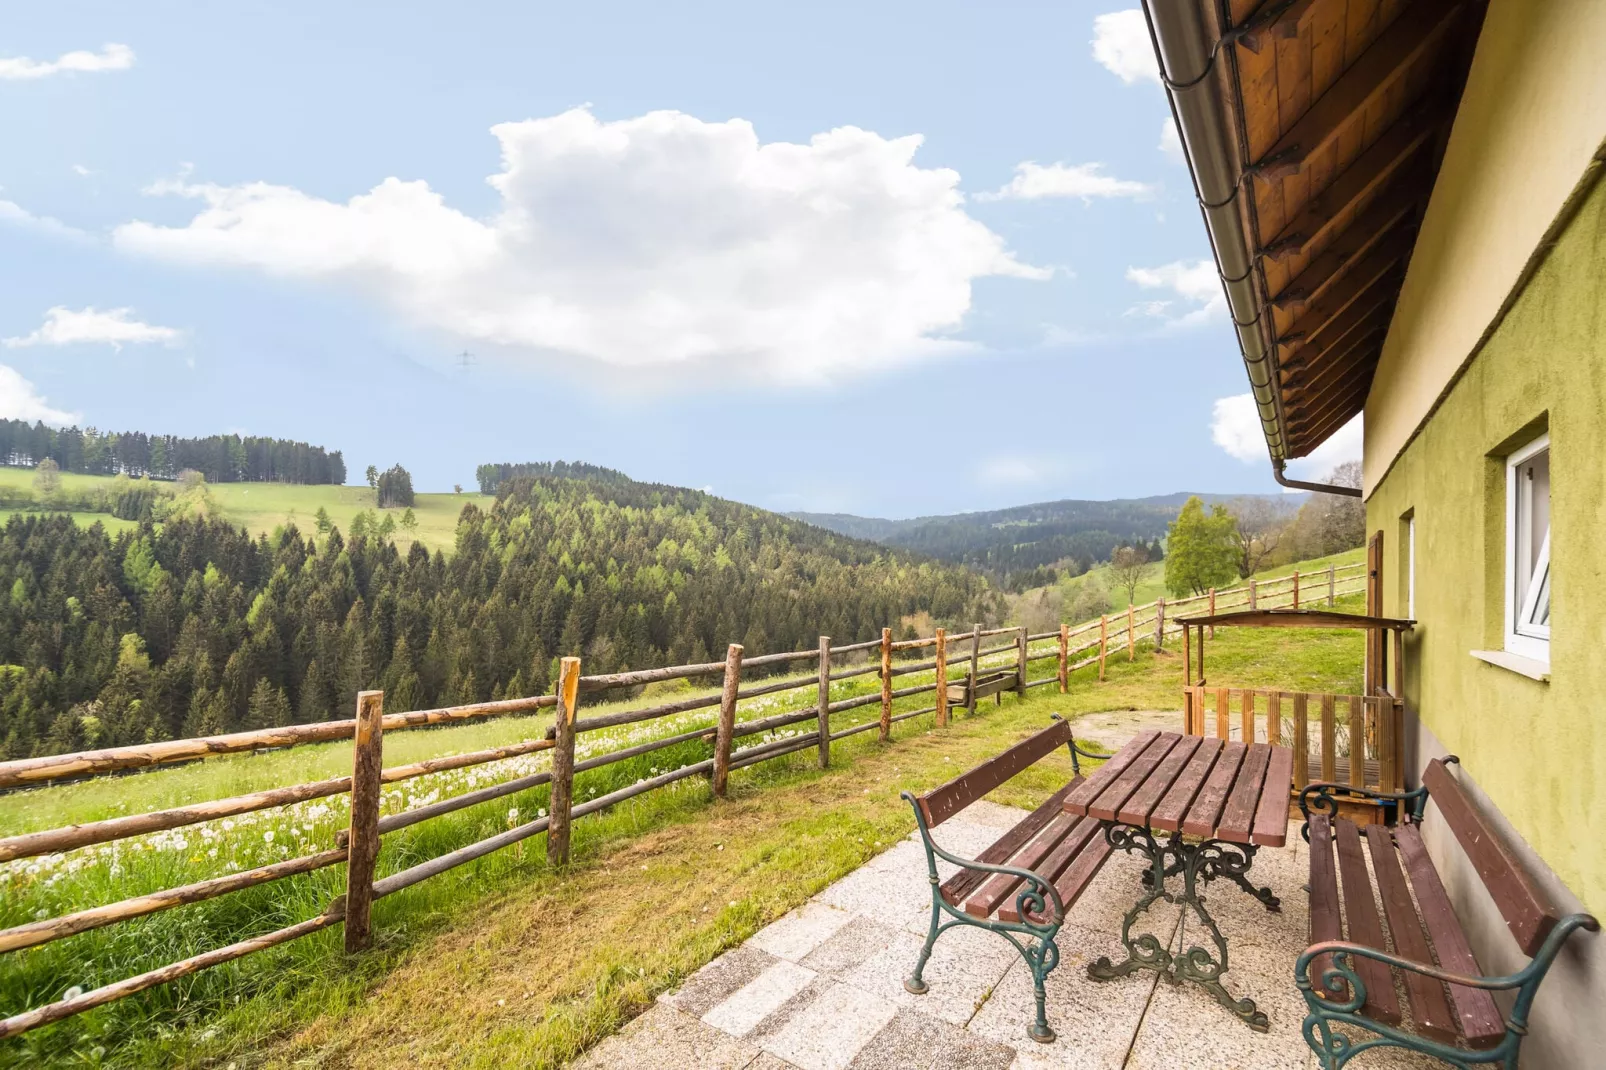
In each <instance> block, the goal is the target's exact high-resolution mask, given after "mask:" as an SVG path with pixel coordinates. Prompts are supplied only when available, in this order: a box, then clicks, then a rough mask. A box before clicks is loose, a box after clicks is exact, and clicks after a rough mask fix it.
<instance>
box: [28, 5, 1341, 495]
mask: <svg viewBox="0 0 1606 1070" xmlns="http://www.w3.org/2000/svg"><path fill="white" fill-rule="evenodd" d="M1117 3H1118V0H1117ZM1100 16H1105V17H1103V18H1100ZM3 33H4V35H3V36H0V144H4V145H5V146H6V147H7V152H6V153H5V154H4V155H3V157H0V339H3V341H0V415H6V416H13V417H15V416H26V417H28V418H36V417H43V418H45V419H47V420H57V421H60V420H64V419H72V420H76V421H77V422H79V423H81V424H93V425H96V426H98V427H100V428H102V429H118V430H120V429H125V428H126V429H135V428H137V429H141V430H148V431H162V432H171V433H180V434H205V433H212V432H217V431H229V430H234V431H242V432H247V433H251V434H264V435H274V436H282V437H291V438H300V439H305V440H307V441H311V442H316V443H320V444H324V445H328V446H330V447H332V448H338V449H341V450H343V451H344V452H345V455H346V458H347V461H348V466H349V468H350V470H351V471H352V472H353V473H360V472H361V471H362V469H363V468H364V467H365V466H366V465H368V464H370V463H372V464H378V465H380V466H381V467H385V466H388V465H389V464H391V463H394V462H397V461H399V462H401V463H403V464H404V465H406V466H407V467H408V468H409V469H410V470H411V471H412V472H413V474H414V480H415V484H416V485H418V486H419V487H420V488H421V489H448V488H449V487H450V486H451V485H452V484H453V483H462V484H465V485H468V484H472V482H473V479H472V476H473V470H474V466H475V465H476V464H478V463H480V462H483V461H491V460H495V461H521V460H544V459H553V458H565V459H584V460H588V461H592V462H595V463H600V464H605V465H609V466H612V467H616V468H620V469H623V470H625V471H627V472H629V473H630V474H631V475H633V476H636V477H637V478H641V479H651V480H659V481H663V482H669V483H677V484H683V485H689V486H697V487H705V486H706V487H711V488H712V489H713V490H714V491H715V492H716V493H718V494H721V495H723V496H726V497H731V498H736V499H739V500H742V501H747V502H751V503H754V504H757V505H760V506H764V507H767V508H775V509H820V510H844V511H852V512H859V513H865V514H875V515H884V516H906V515H914V514H919V513H934V512H951V511H958V510H965V509H984V508H994V507H999V506H1005V505H1011V504H1018V503H1022V502H1028V501H1040V500H1046V499H1053V498H1063V497H1083V498H1104V497H1126V496H1134V495H1142V494H1155V493H1164V492H1168V491H1173V490H1179V489H1200V490H1211V491H1219V492H1228V491H1264V490H1274V489H1275V485H1274V484H1273V483H1272V481H1271V479H1270V474H1269V465H1268V462H1267V461H1266V459H1265V451H1264V446H1263V445H1262V444H1260V443H1259V442H1258V441H1257V439H1256V438H1255V435H1254V431H1253V428H1252V427H1250V426H1248V424H1247V423H1246V420H1245V410H1244V407H1243V404H1242V399H1241V395H1243V393H1244V392H1245V390H1246V387H1247V384H1246V383H1245V382H1244V374H1243V370H1242V365H1241V363H1240V361H1239V359H1238V356H1237V349H1236V345H1235V342H1234V339H1233V336H1232V332H1231V329H1230V325H1229V324H1228V323H1227V320H1226V317H1225V314H1224V311H1223V310H1222V307H1221V304H1222V303H1221V300H1220V297H1219V289H1218V287H1217V286H1216V285H1215V283H1214V278H1213V273H1212V272H1211V271H1210V270H1209V266H1208V264H1207V263H1206V262H1205V261H1206V258H1207V257H1208V255H1209V249H1208V245H1207V243H1206V240H1205V236H1204V230H1203V226H1202V224H1201V222H1200V219H1199V215H1198V211H1197V209H1196V207H1195V206H1194V202H1193V196H1192V188H1191V185H1190V183H1189V179H1188V174H1187V171H1186V168H1185V166H1184V165H1183V164H1182V162H1181V157H1180V155H1179V153H1178V152H1177V151H1176V150H1175V149H1174V148H1173V149H1170V150H1168V149H1167V148H1166V147H1165V146H1164V145H1163V144H1162V141H1163V133H1164V131H1165V127H1166V124H1167V120H1168V115H1169V113H1168V110H1167V108H1166V104H1165V99H1164V96H1163V93H1162V92H1161V90H1160V88H1159V86H1158V84H1157V82H1156V81H1155V79H1154V77H1153V73H1152V71H1153V57H1152V53H1151V52H1150V51H1149V50H1148V44H1147V40H1146V37H1145V36H1144V34H1143V33H1142V24H1141V20H1140V19H1139V17H1138V16H1136V13H1135V12H1132V11H1128V12H1126V13H1124V14H1123V13H1119V8H1118V7H1116V6H1113V5H1103V6H1101V5H1089V4H1080V3H1073V4H1065V3H1056V4H1049V3H1042V4H1027V3H1002V2H1000V3H993V4H988V5H976V4H957V3H955V4H944V3H929V2H928V3H922V4H914V3H886V4H876V5H865V4H830V3H816V4H812V5H807V6H806V7H799V6H796V5H787V6H782V5H764V4H757V5H755V4H751V3H743V4H736V3H730V4H679V5H661V4H627V3H588V4H578V5H573V4H571V5H553V4H530V3H524V4H471V5H456V6H452V7H450V8H447V7H442V6H441V5H438V4H429V5H424V4H416V5H408V4H394V3H391V4H384V5H380V4H356V3H352V4H327V3H318V4H299V3H283V2H281V3H273V4H266V3H264V4H254V5H247V4H235V5H200V4H188V5H182V4H161V5H142V6H141V8H140V9H139V10H138V12H135V11H133V10H130V9H129V7H128V5H123V4H111V3H107V4H53V5H32V6H31V7H30V8H28V9H26V10H23V11H20V12H12V13H11V14H10V15H9V16H8V20H7V25H6V27H5V29H4V31H3ZM488 179H491V180H492V181H488ZM465 350H466V351H468V352H469V353H471V354H472V355H473V358H472V359H473V362H472V364H470V365H469V366H468V367H466V368H464V367H460V366H458V365H457V364H456V363H455V362H454V361H455V358H456V357H457V355H458V354H460V353H463V352H464V351H465ZM1234 399H1237V400H1234ZM1354 430H1355V429H1351V431H1352V432H1353V431H1354ZM1341 439H1342V441H1338V442H1335V443H1334V444H1333V448H1332V449H1329V450H1327V451H1326V452H1325V453H1324V454H1323V455H1322V456H1320V457H1318V458H1316V459H1314V460H1313V461H1312V462H1310V463H1307V464H1305V465H1303V466H1302V467H1301V466H1296V467H1298V468H1299V471H1300V472H1301V474H1305V475H1320V474H1323V473H1324V472H1325V470H1326V469H1327V468H1329V467H1331V465H1332V464H1333V463H1334V462H1336V461H1338V460H1343V459H1345V458H1346V457H1347V456H1349V455H1352V454H1354V453H1357V452H1358V449H1357V448H1356V446H1355V445H1354V444H1353V443H1354V442H1355V441H1357V436H1355V435H1354V434H1350V435H1347V436H1341ZM884 460H885V461H886V462H890V463H884Z"/></svg>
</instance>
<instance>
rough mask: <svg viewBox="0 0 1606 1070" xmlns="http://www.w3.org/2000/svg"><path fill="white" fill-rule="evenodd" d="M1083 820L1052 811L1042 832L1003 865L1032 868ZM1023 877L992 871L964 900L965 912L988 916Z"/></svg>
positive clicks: (1011, 893) (972, 914) (972, 915)
mask: <svg viewBox="0 0 1606 1070" xmlns="http://www.w3.org/2000/svg"><path fill="white" fill-rule="evenodd" d="M1082 820H1083V819H1082V818H1080V817H1072V816H1071V815H1070V814H1067V813H1064V812H1063V811H1062V812H1060V813H1058V814H1055V815H1054V817H1053V818H1052V819H1051V820H1050V821H1049V823H1048V824H1047V825H1044V826H1043V829H1042V831H1041V832H1039V833H1038V834H1037V835H1036V836H1033V837H1032V838H1031V840H1030V841H1029V842H1028V843H1027V844H1026V845H1025V846H1024V847H1022V848H1021V849H1020V850H1019V851H1016V852H1015V853H1014V854H1013V855H1011V856H1010V857H1009V858H1007V859H1005V860H1004V863H1003V864H1004V865H1008V866H1015V867H1016V868H1017V869H1030V870H1033V871H1035V870H1036V869H1037V866H1038V863H1040V862H1042V861H1043V859H1044V858H1046V857H1047V856H1048V854H1049V852H1051V851H1053V850H1054V848H1056V847H1058V846H1059V845H1060V841H1062V840H1063V839H1065V837H1066V836H1067V835H1069V834H1070V832H1071V830H1072V829H1073V828H1075V827H1076V826H1077V825H1078V824H1079V823H1080V822H1081V821H1082ZM1024 883H1025V882H1024V880H1022V878H1020V877H1017V876H1015V875H1013V874H1010V873H994V874H993V875H992V876H990V877H989V878H988V879H987V881H986V882H985V883H984V884H983V885H982V886H981V888H980V889H978V890H977V891H975V892H973V893H972V894H971V895H970V897H969V898H968V899H966V900H965V913H966V914H969V915H970V916H971V917H973V918H986V917H991V916H992V913H993V911H995V910H997V909H998V904H1000V903H1002V902H1003V901H1004V900H1005V899H1008V898H1010V897H1011V896H1012V895H1014V894H1015V889H1017V888H1019V887H1020V886H1021V885H1022V884H1024Z"/></svg>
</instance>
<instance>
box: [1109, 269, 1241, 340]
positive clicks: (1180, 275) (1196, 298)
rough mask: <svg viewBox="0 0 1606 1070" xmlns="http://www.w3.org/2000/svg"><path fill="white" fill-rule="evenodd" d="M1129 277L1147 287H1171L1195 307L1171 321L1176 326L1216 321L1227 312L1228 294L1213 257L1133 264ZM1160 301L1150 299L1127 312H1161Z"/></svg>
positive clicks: (1139, 313)
mask: <svg viewBox="0 0 1606 1070" xmlns="http://www.w3.org/2000/svg"><path fill="white" fill-rule="evenodd" d="M1126 277H1127V281H1128V282H1135V283H1137V284H1138V285H1139V286H1141V287H1143V288H1144V289H1145V290H1157V289H1164V290H1170V291H1172V292H1173V293H1175V294H1176V295H1177V296H1178V297H1180V298H1182V299H1183V300H1184V301H1186V302H1187V303H1188V304H1190V305H1192V306H1193V308H1192V309H1191V310H1190V311H1188V312H1186V313H1184V314H1183V315H1181V316H1177V317H1175V318H1174V319H1171V320H1169V321H1168V323H1170V324H1171V325H1173V326H1180V327H1191V326H1193V325H1194V324H1198V323H1205V322H1208V321H1210V320H1214V319H1216V318H1218V317H1219V316H1221V315H1223V314H1224V313H1225V312H1226V311H1227V297H1226V295H1225V294H1224V293H1222V290H1221V280H1220V279H1219V278H1218V277H1217V276H1216V265H1215V264H1214V263H1212V262H1211V261H1209V260H1194V261H1187V260H1174V261H1172V262H1171V263H1169V264H1161V265H1160V266H1159V267H1153V268H1140V267H1129V268H1127V269H1126ZM1158 304H1159V303H1158V302H1155V301H1147V302H1143V303H1140V304H1138V305H1136V306H1134V308H1132V309H1128V310H1127V311H1128V313H1129V314H1134V315H1158V314H1159V312H1158V311H1157V310H1156V309H1157V305H1158Z"/></svg>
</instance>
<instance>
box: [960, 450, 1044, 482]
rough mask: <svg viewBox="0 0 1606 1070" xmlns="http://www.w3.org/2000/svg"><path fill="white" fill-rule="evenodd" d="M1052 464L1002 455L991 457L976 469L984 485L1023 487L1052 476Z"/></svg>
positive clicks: (1034, 459)
mask: <svg viewBox="0 0 1606 1070" xmlns="http://www.w3.org/2000/svg"><path fill="white" fill-rule="evenodd" d="M1053 467H1055V466H1054V465H1052V464H1045V463H1044V462H1043V461H1041V460H1038V459H1036V458H1032V457H1021V456H1017V455H1002V456H997V457H989V458H987V459H986V460H984V461H982V462H981V464H980V465H978V466H977V468H976V476H977V478H978V479H979V480H980V481H981V482H983V483H1006V484H1010V485H1013V486H1021V485H1025V484H1029V483H1041V482H1043V480H1045V479H1046V478H1048V476H1049V475H1050V474H1051V472H1050V469H1052V468H1053Z"/></svg>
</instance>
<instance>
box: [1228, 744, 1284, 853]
mask: <svg viewBox="0 0 1606 1070" xmlns="http://www.w3.org/2000/svg"><path fill="white" fill-rule="evenodd" d="M1270 763H1271V745H1270V744H1268V743H1251V744H1250V745H1249V751H1248V753H1246V754H1245V755H1244V764H1243V768H1242V769H1240V770H1239V772H1238V779H1237V780H1236V781H1234V782H1233V785H1232V794H1230V795H1228V796H1227V804H1226V806H1224V807H1223V808H1222V810H1221V820H1220V821H1218V822H1217V823H1216V838H1217V839H1222V840H1226V841H1227V842H1228V843H1248V842H1249V832H1250V830H1251V829H1252V828H1254V825H1255V811H1256V810H1257V809H1258V808H1259V806H1260V790H1261V788H1263V787H1264V786H1265V784H1266V766H1267V765H1269V764H1270Z"/></svg>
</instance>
